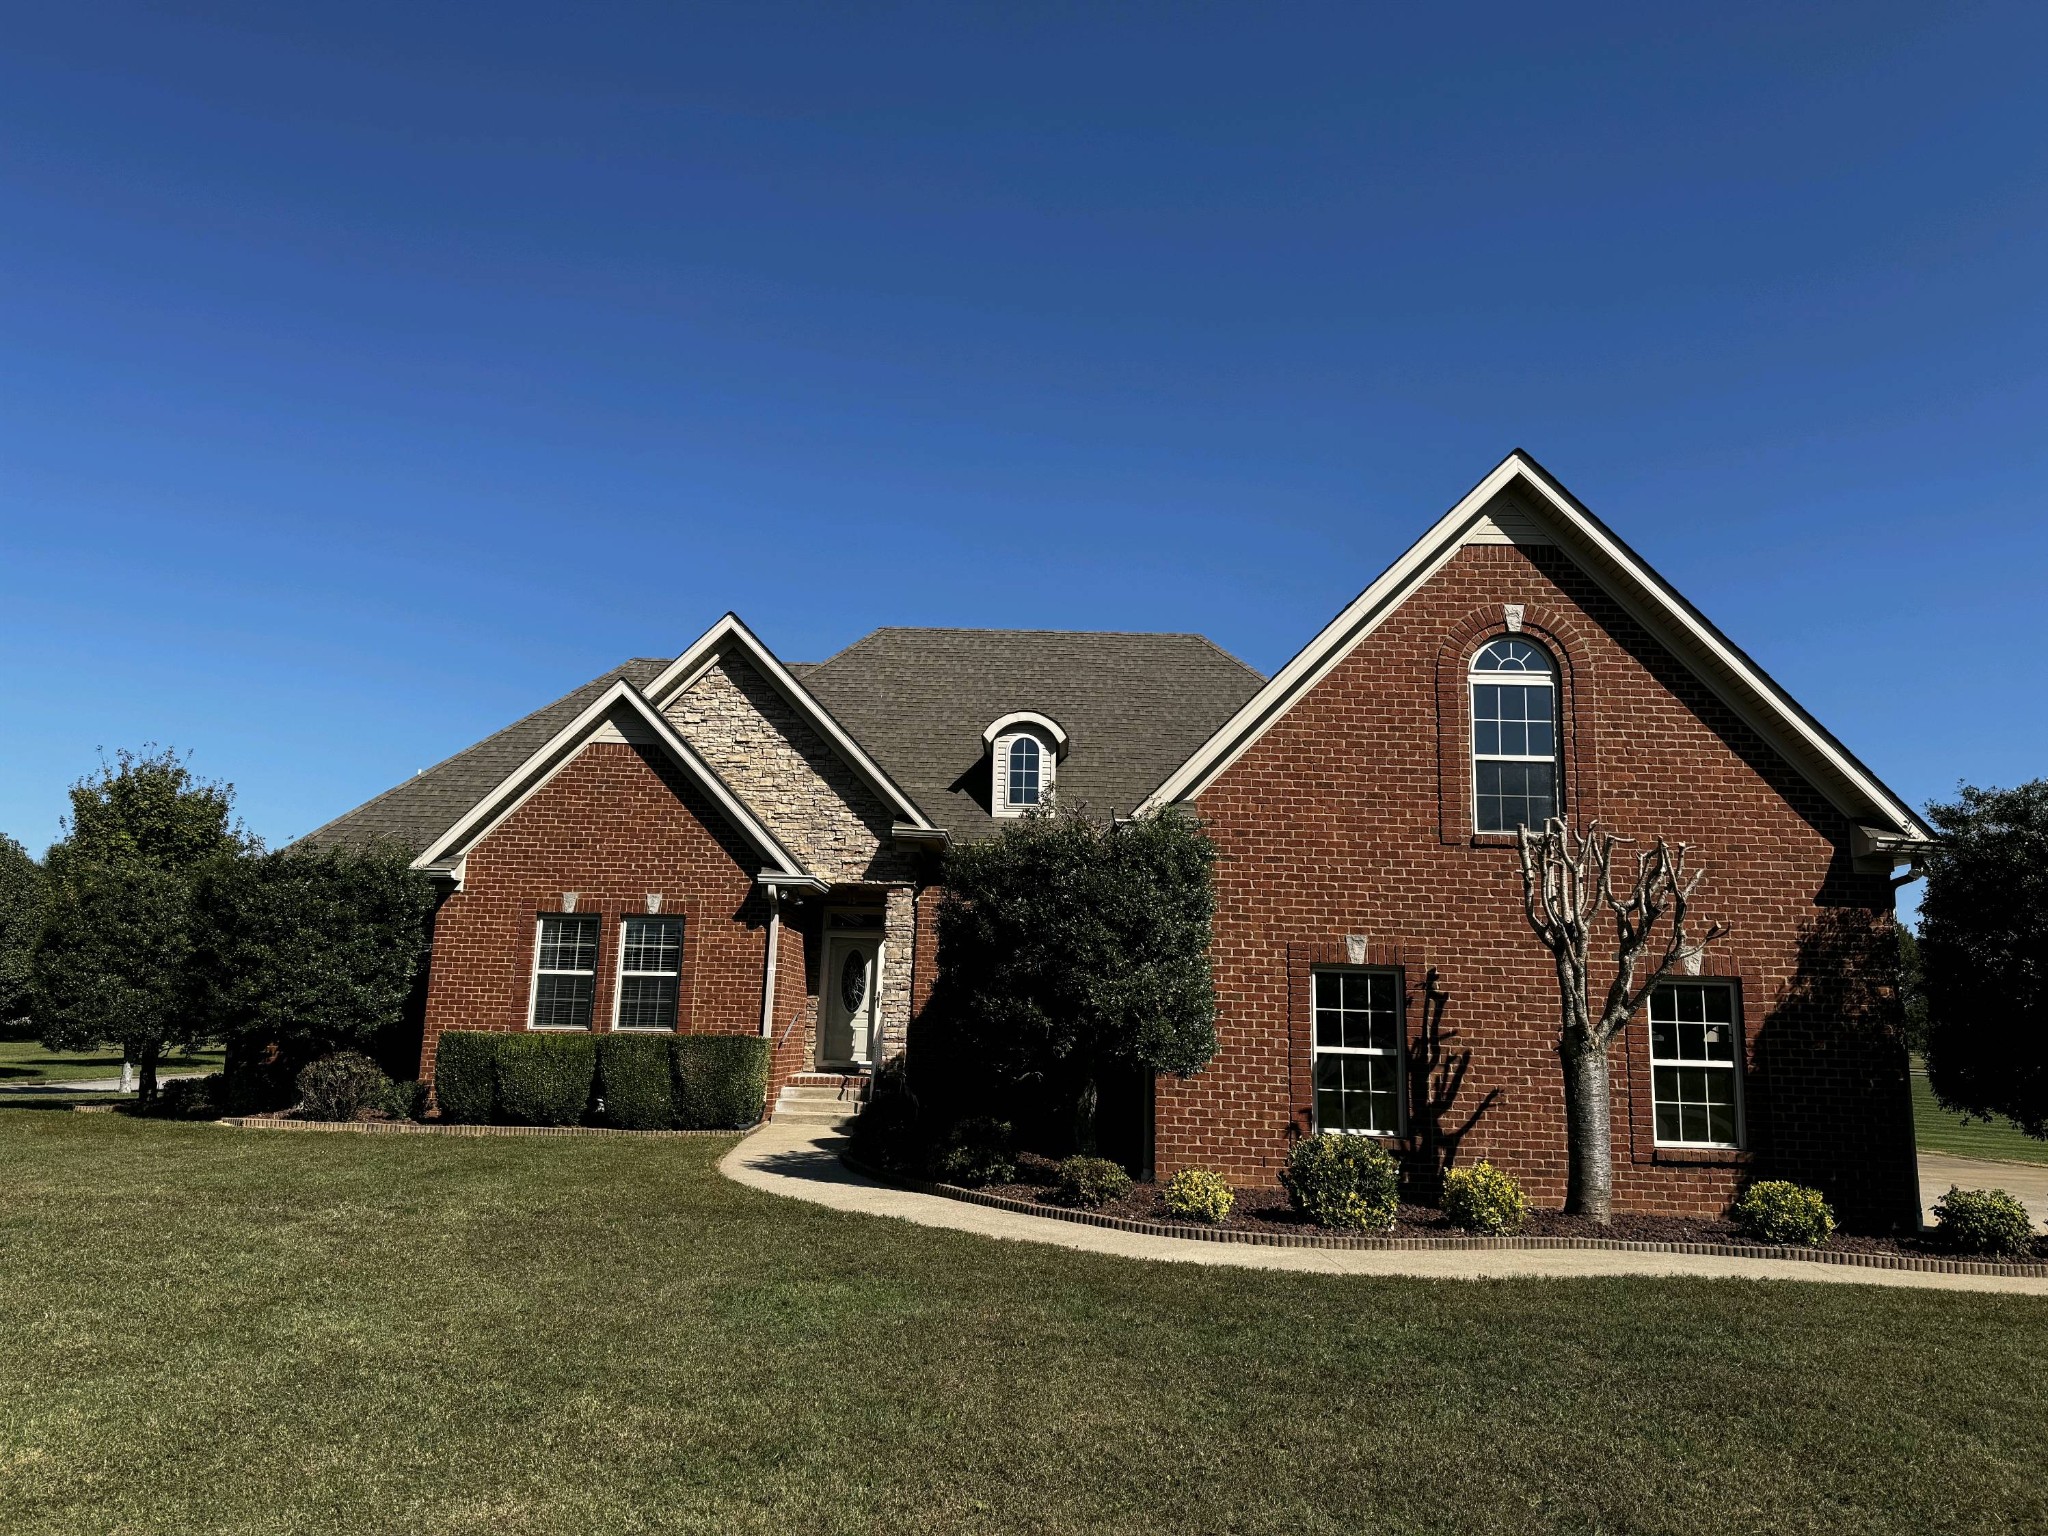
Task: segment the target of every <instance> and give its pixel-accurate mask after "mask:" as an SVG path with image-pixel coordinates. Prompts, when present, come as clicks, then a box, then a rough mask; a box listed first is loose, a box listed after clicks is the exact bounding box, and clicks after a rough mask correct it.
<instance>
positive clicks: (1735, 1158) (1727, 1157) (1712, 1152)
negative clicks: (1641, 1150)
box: [1650, 1147, 1750, 1168]
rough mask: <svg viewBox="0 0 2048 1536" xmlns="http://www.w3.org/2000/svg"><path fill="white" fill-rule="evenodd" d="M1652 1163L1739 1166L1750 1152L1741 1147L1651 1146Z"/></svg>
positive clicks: (1748, 1157)
mask: <svg viewBox="0 0 2048 1536" xmlns="http://www.w3.org/2000/svg"><path fill="white" fill-rule="evenodd" d="M1650 1161H1651V1162H1652V1163H1668V1164H1671V1165H1674V1166H1683V1167H1693V1168H1741V1167H1744V1166H1746V1165H1747V1164H1748V1163H1749V1161H1750V1154H1749V1153H1748V1152H1747V1151H1745V1150H1744V1149H1743V1148H1741V1147H1652V1148H1651V1149H1650Z"/></svg>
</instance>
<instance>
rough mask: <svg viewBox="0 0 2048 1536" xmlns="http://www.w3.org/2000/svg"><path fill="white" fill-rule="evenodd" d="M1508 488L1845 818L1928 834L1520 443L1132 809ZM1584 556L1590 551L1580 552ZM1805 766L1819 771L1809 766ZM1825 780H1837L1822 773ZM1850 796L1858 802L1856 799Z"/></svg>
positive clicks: (1290, 693) (1319, 667) (1196, 760)
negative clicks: (1867, 818) (1871, 813)
mask: <svg viewBox="0 0 2048 1536" xmlns="http://www.w3.org/2000/svg"><path fill="white" fill-rule="evenodd" d="M1510 486H1516V487H1518V488H1521V489H1524V490H1526V491H1527V492H1529V493H1530V495H1529V498H1528V499H1529V502H1530V510H1531V511H1532V512H1533V513H1534V514H1535V515H1536V516H1537V517H1538V518H1539V519H1541V520H1542V521H1543V522H1544V523H1546V524H1548V525H1550V527H1551V530H1552V532H1553V533H1556V534H1560V535H1562V536H1563V537H1562V538H1561V539H1560V542H1561V543H1563V544H1564V545H1565V547H1566V548H1567V550H1569V551H1570V552H1571V553H1572V554H1573V556H1574V557H1575V559H1576V560H1577V562H1578V564H1579V565H1580V567H1581V569H1583V570H1584V571H1585V572H1586V574H1587V575H1589V576H1591V577H1592V578H1593V580H1594V581H1595V582H1597V583H1598V584H1599V585H1600V586H1601V588H1602V589H1603V590H1604V591H1606V592H1607V594H1608V595H1609V596H1611V597H1612V598H1614V600H1615V601H1616V602H1617V603H1619V604H1620V605H1621V606H1622V607H1623V608H1624V609H1625V610H1626V611H1627V612H1628V613H1629V615H1630V616H1631V617H1632V618H1634V619H1635V620H1636V621H1637V622H1638V623H1640V624H1642V625H1643V627H1644V628H1645V629H1647V630H1649V632H1650V633H1651V634H1653V635H1655V636H1657V637H1658V638H1659V639H1660V640H1662V641H1664V642H1665V644H1666V645H1667V646H1669V647H1670V648H1671V649H1672V651H1673V652H1674V654H1676V655H1678V656H1679V657H1680V659H1681V660H1688V659H1689V658H1688V656H1687V653H1688V652H1691V653H1692V654H1693V655H1694V656H1697V657H1700V658H1703V659H1705V660H1707V661H1709V662H1711V663H1712V665H1711V666H1708V667H1701V666H1697V665H1695V666H1693V667H1692V670H1693V672H1694V673H1695V675H1696V676H1698V677H1699V678H1700V680H1701V681H1702V682H1704V683H1705V684H1706V685H1707V686H1708V687H1709V688H1711V689H1712V690H1713V691H1714V693H1715V694H1716V696H1718V697H1719V698H1720V699H1721V700H1722V702H1724V703H1726V704H1727V705H1728V706H1729V707H1730V708H1731V709H1733V710H1734V711H1735V712H1736V714H1737V715H1738V716H1740V717H1741V718H1742V719H1743V721H1744V722H1745V723H1746V724H1748V725H1749V726H1750V727H1751V728H1752V729H1753V730H1755V731H1756V732H1757V733H1758V734H1759V735H1760V736H1762V737H1763V738H1764V740H1765V741H1767V742H1769V743H1771V745H1772V746H1773V747H1775V748H1776V749H1777V750H1778V751H1779V752H1780V753H1781V754H1782V755H1783V756H1784V757H1785V759H1786V761H1787V762H1789V763H1791V764H1793V766H1794V767H1799V766H1800V764H1801V762H1802V759H1803V760H1804V761H1805V762H1806V763H1807V764H1808V768H1807V770H1806V772H1805V776H1806V777H1807V778H1808V779H1809V780H1811V781H1812V782H1813V784H1814V785H1815V787H1816V788H1818V789H1819V790H1821V792H1822V793H1823V794H1825V795H1827V797H1828V799H1829V800H1830V801H1831V802H1832V803H1834V805H1835V806H1836V808H1837V809H1839V810H1841V811H1842V812H1843V813H1844V814H1845V815H1848V816H1850V817H1851V818H1852V819H1853V818H1854V817H1856V816H1859V815H1862V814H1864V813H1865V811H1866V809H1867V808H1874V809H1876V810H1877V811H1879V812H1880V813H1882V814H1883V815H1885V816H1887V817H1889V818H1890V819H1891V820H1893V821H1894V822H1895V823H1896V824H1897V826H1898V828H1899V830H1900V833H1901V835H1902V836H1904V837H1906V838H1909V839H1911V840H1913V841H1915V842H1925V841H1928V840H1931V838H1932V836H1933V833H1932V831H1931V829H1930V828H1929V827H1928V826H1927V824H1926V823H1925V822H1923V821H1922V820H1921V819H1920V818H1919V817H1918V816H1916V815H1915V814H1914V813H1913V811H1912V809H1911V808H1910V807H1909V806H1907V805H1906V804H1905V802H1904V801H1902V800H1901V799H1899V797H1898V796H1897V795H1894V794H1893V793H1892V792H1891V791H1890V790H1889V789H1887V788H1886V787H1885V786H1884V785H1883V784H1882V783H1880V782H1879V781H1878V779H1877V777H1876V775H1874V774H1872V773H1871V772H1870V770H1869V769H1867V768H1865V767H1864V766H1863V765H1862V764H1861V763H1859V762H1858V761H1857V760H1856V759H1855V757H1853V756H1852V755H1851V754H1850V753H1849V751H1848V749H1847V748H1846V747H1844V746H1843V745H1842V744H1841V743H1840V742H1839V741H1837V740H1835V738H1834V737H1833V736H1832V735H1830V734H1829V733H1828V732H1827V730H1826V729H1825V728H1823V727H1822V726H1821V724H1820V723H1819V722H1818V721H1817V720H1815V719H1814V718H1813V717H1812V716H1811V715H1809V714H1808V713H1807V712H1806V711H1805V710H1804V709H1802V708H1800V706H1799V705H1798V704H1797V703H1796V702H1794V700H1793V699H1792V697H1791V695H1789V694H1787V693H1786V692H1785V690H1784V689H1782V688H1780V687H1779V686H1778V685H1777V683H1776V682H1774V681H1773V680H1772V679H1771V678H1770V677H1769V676H1768V675H1767V674H1766V673H1765V672H1764V671H1763V669H1762V668H1760V667H1758V666H1757V665H1756V663H1755V662H1753V661H1751V660H1750V659H1749V658H1748V657H1747V656H1745V655H1744V654H1743V653H1742V651H1741V650H1740V649H1739V648H1737V647H1736V646H1735V644H1734V643H1733V642H1732V641H1730V640H1729V639H1728V638H1727V636H1725V635H1723V634H1722V633H1721V632H1720V630H1718V629H1716V628H1715V627H1714V625H1713V624H1712V623H1710V622H1709V621H1708V620H1707V618H1706V616H1705V615H1703V614H1702V613H1700V611H1699V610H1698V609H1696V608H1694V607H1693V606H1692V604H1691V603H1689V602H1687V601H1686V600H1685V599H1684V598H1683V597H1681V596H1680V595H1679V594H1678V592H1677V591H1676V589H1674V588H1673V587H1672V586H1671V585H1670V583H1668V582H1666V581H1665V580H1664V579H1663V578H1662V577H1661V576H1659V575H1658V574H1657V573H1656V572H1655V571H1654V570H1652V569H1651V568H1650V567H1649V565H1647V564H1646V563H1645V562H1644V561H1643V560H1642V558H1641V557H1640V556H1638V555H1637V554H1636V553H1635V551H1634V550H1632V549H1630V548H1629V547H1628V546H1627V545H1626V544H1624V543H1623V542H1622V541H1621V540H1620V539H1619V538H1618V537H1616V536H1615V534H1614V533H1613V532H1612V531H1611V530H1609V529H1608V528H1607V526H1606V525H1605V524H1603V523H1602V522H1601V521H1600V520H1599V519H1598V518H1596V517H1594V516H1593V514H1592V513H1591V512H1589V511H1587V510H1586V509H1585V508H1584V507H1583V506H1581V505H1580V504H1579V502H1578V501H1577V500H1576V499H1575V498H1574V497H1573V496H1572V495H1571V494H1570V493H1569V492H1568V491H1566V490H1565V489H1564V488H1563V487H1562V486H1561V485H1559V484H1558V483H1557V482H1556V481H1555V480H1553V479H1552V478H1551V477H1550V475H1549V473H1548V472H1547V471H1546V470H1544V469H1543V467H1542V466H1541V465H1539V464H1537V463H1536V462H1535V460H1533V459H1531V458H1530V457H1529V456H1528V455H1527V454H1525V453H1523V452H1522V451H1521V450H1520V449H1517V450H1516V451H1515V452H1513V453H1511V454H1509V455H1508V456H1507V457H1506V458H1505V459H1503V460H1502V461H1501V462H1500V463H1499V464H1498V465H1497V466H1495V468H1494V469H1493V471H1492V472H1491V473H1490V474H1488V475H1487V476H1486V478H1485V479H1483V480H1481V481H1480V482H1479V483H1478V484H1477V485H1476V486H1474V487H1473V488H1472V489H1471V490H1470V491H1469V492H1467V493H1466V495H1465V496H1464V497H1463V498H1461V499H1460V500H1459V502H1458V504H1457V505H1456V506H1454V507H1452V508H1451V510H1450V511H1448V512H1446V513H1445V514H1444V515H1443V516H1442V517H1441V518H1439V519H1438V520H1437V522H1436V524H1435V526H1433V527H1432V528H1431V529H1430V530H1429V531H1428V532H1427V533H1425V534H1424V535H1423V536H1422V537H1421V538H1420V539H1418V540H1416V542H1415V543H1414V544H1413V545H1411V546H1410V547H1409V549H1408V551H1407V552H1406V553H1405V554H1403V555H1402V556H1401V558H1400V559H1398V560H1396V561H1395V562H1394V563H1393V564H1392V565H1391V566H1389V567H1388V568H1387V569H1386V571H1385V572H1384V573H1382V574H1381V576H1380V577H1379V579H1378V580H1376V581H1375V582H1373V584H1372V585H1371V586H1369V587H1367V588H1366V589H1365V591H1364V592H1362V593H1360V594H1359V596H1358V597H1357V599H1356V600H1354V601H1353V602H1352V603H1351V604H1350V605H1349V606H1348V607H1346V608H1345V609H1344V611H1343V612H1342V613H1340V614H1338V615H1337V617H1336V618H1335V619H1333V620H1331V621H1330V623H1329V624H1327V625H1325V626H1324V628H1323V630H1322V632H1321V633H1320V634H1318V635H1317V636H1316V637H1315V639H1313V640H1311V641H1310V642H1309V643H1308V644H1307V645H1306V646H1305V647H1303V649H1302V650H1301V652H1300V653H1299V654H1297V655H1296V656H1295V658H1294V659H1293V660H1292V661H1290V662H1288V664H1287V665H1286V666H1285V667H1283V668H1281V669H1280V671H1278V672H1277V673H1275V674H1274V675H1273V677H1272V679H1271V680H1270V681H1269V682H1268V683H1267V684H1266V686H1265V687H1264V688H1262V689H1260V690H1259V691H1258V693H1256V694H1254V695H1253V696H1252V698H1251V700H1250V701H1249V702H1248V703H1246V704H1245V706H1244V707H1243V708H1242V709H1240V710H1239V711H1238V712H1237V713H1236V714H1235V715H1233V716H1232V717H1231V718H1230V719H1229V720H1227V721H1225V722H1224V724H1223V725H1222V727H1221V728H1220V729H1218V730H1217V731H1216V733H1215V734H1214V735H1212V736H1211V737H1210V738H1209V740H1208V741H1207V742H1205V743H1204V744H1203V745H1202V746H1201V747H1199V748H1197V749H1196V751H1195V753H1194V755H1193V756H1191V757H1190V758H1189V759H1188V760H1187V761H1186V762H1185V763H1183V764H1182V765H1181V766H1180V767H1179V768H1177V769H1176V770H1174V772H1173V773H1172V774H1171V775H1170V776H1169V777H1168V778H1167V779H1166V780H1165V782H1164V783H1162V784H1161V785H1160V786H1159V788H1157V789H1156V790H1154V791H1153V792H1152V793H1151V795H1149V796H1148V797H1147V798H1146V800H1145V803H1144V804H1143V805H1142V806H1141V807H1139V810H1140V811H1141V812H1143V811H1149V810H1156V809H1158V808H1159V807H1160V806H1163V805H1168V804H1171V803H1173V802H1175V801H1179V800H1188V799H1192V798H1194V797H1195V796H1196V795H1198V794H1200V793H1201V791H1202V790H1204V789H1206V788H1207V787H1208V786H1209V785H1210V784H1211V783H1213V782H1214V781H1215V780H1216V778H1217V777H1218V775H1220V774H1222V773H1223V772H1224V770H1226V769H1227V768H1229V767H1230V765H1231V764H1232V763H1234V762H1236V761H1237V760H1238V759H1239V758H1240V757H1242V756H1243V755H1244V754H1245V752H1246V751H1248V750H1249V749H1250V748H1251V747H1252V746H1253V745H1254V744H1255V743H1256V742H1257V741H1258V740H1259V739H1260V738H1261V737H1262V736H1264V735H1265V734H1266V732H1267V731H1269V730H1271V729H1272V728H1273V726H1274V725H1275V724H1277V723H1278V722H1279V721H1280V720H1281V719H1282V718H1283V717H1284V716H1285V715H1286V714H1287V712H1288V711H1289V710H1291V709H1292V708H1293V707H1294V705H1295V704H1296V703H1297V702H1299V701H1300V699H1301V698H1302V697H1303V695H1305V694H1306V693H1307V692H1308V691H1309V690H1310V689H1311V688H1313V687H1314V686H1315V685H1316V684H1317V683H1319V682H1321V681H1322V680H1323V679H1324V678H1325V677H1327V676H1328V675H1329V674H1330V673H1331V672H1332V671H1333V670H1334V669H1335V668H1336V667H1337V665H1338V664H1339V663H1340V662H1342V661H1343V660H1344V658H1345V657H1346V656H1349V655H1350V654H1351V652H1352V651H1353V650H1355V649H1356V648H1357V647H1358V645H1359V644H1360V642H1362V641H1364V640H1365V639H1366V638H1367V637H1368V636H1369V635H1371V634H1372V632H1373V631H1374V630H1376V629H1377V628H1379V626H1380V625H1381V624H1382V623H1384V622H1385V621H1386V619H1387V618H1388V616H1389V615H1391V614H1392V613H1394V612H1395V611H1396V610H1397V609H1398V608H1399V607H1400V606H1401V604H1402V603H1404V602H1405V601H1407V599H1408V597H1409V596H1410V595H1411V594H1412V593H1414V592H1415V591H1416V590H1417V589H1419V588H1420V587H1421V586H1422V585H1423V584H1424V583H1426V582H1427V581H1428V580H1429V579H1430V578H1431V577H1432V576H1434V575H1435V574H1436V573H1437V572H1438V571H1440V570H1442V569H1443V567H1444V566H1445V565H1446V564H1447V563H1449V561H1450V559H1451V557H1452V556H1453V555H1455V554H1456V553H1457V552H1458V550H1459V549H1460V548H1461V547H1463V544H1464V542H1465V537H1466V535H1467V533H1469V532H1470V531H1471V529H1472V527H1473V526H1474V525H1475V524H1476V523H1478V522H1479V521H1480V519H1481V518H1482V517H1483V515H1484V513H1485V510H1486V507H1487V505H1488V504H1489V503H1490V502H1491V501H1493V499H1494V498H1495V497H1496V496H1498V495H1500V493H1501V492H1502V491H1504V490H1506V489H1507V488H1508V487H1510ZM1589 554H1590V555H1592V556H1593V557H1594V558H1593V559H1590V560H1589V559H1587V558H1586V556H1587V555H1589ZM1617 578H1618V579H1617ZM1674 642H1676V643H1674ZM1730 684H1733V686H1732V687H1731V686H1729V685H1730ZM1814 765H1818V766H1820V767H1822V768H1823V769H1824V770H1825V772H1824V773H1819V774H1817V773H1814V772H1813V771H1811V770H1812V766H1814ZM1830 778H1833V779H1834V780H1835V782H1833V783H1830V782H1829V779H1830ZM1844 787H1846V788H1848V789H1849V790H1851V791H1852V792H1853V796H1854V798H1853V799H1851V798H1846V797H1844V796H1843V795H1842V794H1841V793H1840V790H1841V789H1842V788H1844ZM1857 800H1860V801H1861V802H1862V803H1860V804H1859V803H1856V801H1857Z"/></svg>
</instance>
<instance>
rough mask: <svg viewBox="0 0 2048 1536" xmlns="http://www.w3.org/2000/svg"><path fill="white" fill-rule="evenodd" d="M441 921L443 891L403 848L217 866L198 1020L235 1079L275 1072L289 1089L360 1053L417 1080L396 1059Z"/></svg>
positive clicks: (199, 919) (302, 852)
mask: <svg viewBox="0 0 2048 1536" xmlns="http://www.w3.org/2000/svg"><path fill="white" fill-rule="evenodd" d="M433 910H434V889H433V882H432V881H431V880H429V879H428V878H427V876H425V875H423V874H421V873H420V872H419V871H417V870H415V869H414V868H413V867H412V853H411V851H410V850H409V849H407V848H403V847H401V846H399V845H397V844H395V843H381V842H378V843H368V844H362V845H354V846H341V847H327V848H305V847H292V848H286V849H283V850H281V851H279V852H276V853H268V854H263V855H260V856H258V857H254V858H247V859H238V860H235V861H233V862H232V863H228V864H222V865H217V866H216V867H215V868H214V869H213V870H212V871H211V872H210V873H209V874H208V875H207V877H206V878H205V879H204V880H203V881H202V882H201V885H200V889H199V895H198V901H197V905H196V908H195V911H194V921H193V932H194V955H193V963H192V965H191V968H190V975H191V977H192V982H193V1003H192V1006H193V1009H194V1011H195V1012H198V1013H202V1014H203V1015H204V1016H205V1017H206V1018H207V1020H208V1021H209V1025H210V1029H211V1031H212V1032H213V1033H216V1034H219V1035H220V1036H222V1037H223V1038H224V1039H225V1040H226V1041H227V1043H228V1054H229V1060H230V1065H231V1066H232V1067H234V1068H236V1069H237V1070H240V1069H243V1068H250V1069H254V1068H258V1067H267V1068H268V1069H269V1073H270V1076H272V1077H273V1078H275V1079H277V1080H278V1081H279V1082H281V1083H284V1084H289V1083H290V1081H291V1080H292V1077H293V1075H294V1074H296V1072H297V1070H298V1068H299V1067H300V1066H303V1065H304V1064H305V1063H306V1062H308V1061H311V1060H312V1059H313V1058H314V1057H316V1056H324V1055H326V1054H327V1053H329V1052H331V1051H336V1050H342V1049H353V1050H359V1051H363V1052H366V1053H368V1054H371V1055H375V1056H379V1057H382V1058H384V1063H385V1065H386V1066H387V1067H390V1068H392V1069H393V1070H394V1071H398V1072H400V1073H401V1075H409V1074H406V1073H403V1071H402V1063H401V1062H400V1061H399V1060H398V1059H397V1057H398V1056H400V1055H403V1054H406V1053H405V1052H404V1051H403V1050H394V1049H392V1048H390V1047H391V1044H392V1041H393V1037H394V1036H396V1035H398V1034H400V1033H402V1031H403V1026H404V1018H405V1008H406V1001H407V998H408V997H409V996H410V995H411V992H412V989H413V986H414V983H415V981H416V980H417V978H418V976H419V972H420V966H421V963H422V961H423V960H424V958H425V955H426V944H427V926H428V922H429V919H430V918H431V916H432V914H433ZM414 1043H415V1045H416V1044H417V1042H414ZM412 1054H413V1057H414V1060H415V1062H416V1061H417V1053H416V1051H415V1052H414V1053H412Z"/></svg>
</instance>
